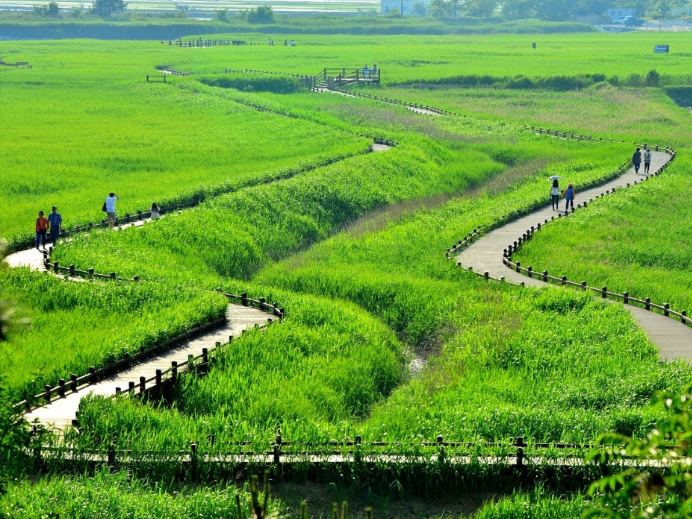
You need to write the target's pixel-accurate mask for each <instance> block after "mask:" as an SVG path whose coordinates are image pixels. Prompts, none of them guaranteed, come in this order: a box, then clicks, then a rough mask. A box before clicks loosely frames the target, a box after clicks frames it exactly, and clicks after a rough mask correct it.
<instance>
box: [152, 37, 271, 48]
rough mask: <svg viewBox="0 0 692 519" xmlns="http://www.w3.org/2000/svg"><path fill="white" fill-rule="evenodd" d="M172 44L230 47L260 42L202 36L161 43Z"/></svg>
mask: <svg viewBox="0 0 692 519" xmlns="http://www.w3.org/2000/svg"><path fill="white" fill-rule="evenodd" d="M166 44H168V45H171V46H176V47H187V48H193V47H194V48H206V47H230V46H234V45H235V46H238V45H259V43H252V42H250V43H248V42H246V41H245V40H203V39H202V38H199V39H196V40H183V39H181V38H179V39H177V40H168V41H166V40H163V41H161V45H166Z"/></svg>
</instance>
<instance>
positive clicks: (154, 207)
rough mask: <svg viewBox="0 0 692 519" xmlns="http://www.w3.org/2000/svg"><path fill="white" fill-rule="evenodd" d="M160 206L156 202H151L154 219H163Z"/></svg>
mask: <svg viewBox="0 0 692 519" xmlns="http://www.w3.org/2000/svg"><path fill="white" fill-rule="evenodd" d="M159 211H160V210H159V206H158V205H157V204H156V202H154V203H153V204H151V219H152V220H160V219H161V213H160V212H159Z"/></svg>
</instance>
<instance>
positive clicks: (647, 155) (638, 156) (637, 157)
mask: <svg viewBox="0 0 692 519" xmlns="http://www.w3.org/2000/svg"><path fill="white" fill-rule="evenodd" d="M642 159H644V173H645V174H646V173H648V172H649V168H651V150H650V149H649V148H647V147H646V146H645V147H644V153H642V150H641V149H639V148H637V151H635V152H634V155H632V164H634V172H635V173H639V168H640V167H641V165H642Z"/></svg>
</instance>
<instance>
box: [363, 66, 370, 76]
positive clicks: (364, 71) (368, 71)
mask: <svg viewBox="0 0 692 519" xmlns="http://www.w3.org/2000/svg"><path fill="white" fill-rule="evenodd" d="M369 73H370V69H369V68H368V66H367V65H365V66H364V67H363V79H368V74H369Z"/></svg>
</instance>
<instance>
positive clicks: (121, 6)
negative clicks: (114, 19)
mask: <svg viewBox="0 0 692 519" xmlns="http://www.w3.org/2000/svg"><path fill="white" fill-rule="evenodd" d="M125 9H127V4H126V3H125V2H123V0H94V3H93V4H91V10H92V11H93V12H94V13H96V14H97V15H99V16H103V17H108V16H111V15H113V14H116V13H119V12H122V11H124V10H125Z"/></svg>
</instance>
